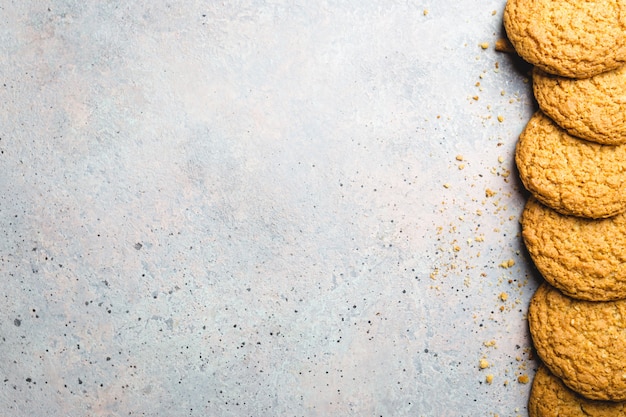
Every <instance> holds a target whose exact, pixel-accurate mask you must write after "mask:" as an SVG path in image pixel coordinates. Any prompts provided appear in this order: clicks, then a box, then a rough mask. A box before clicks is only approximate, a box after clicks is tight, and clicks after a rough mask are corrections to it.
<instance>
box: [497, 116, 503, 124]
mask: <svg viewBox="0 0 626 417" xmlns="http://www.w3.org/2000/svg"><path fill="white" fill-rule="evenodd" d="M498 121H499V122H500V123H502V122H504V116H500V115H499V116H498Z"/></svg>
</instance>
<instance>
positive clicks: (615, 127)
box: [504, 0, 626, 417]
mask: <svg viewBox="0 0 626 417" xmlns="http://www.w3.org/2000/svg"><path fill="white" fill-rule="evenodd" d="M504 26H505V29H506V32H507V36H508V38H509V40H510V41H511V43H512V45H513V46H514V48H515V50H516V52H517V53H518V54H519V55H520V56H521V57H522V58H523V59H524V60H526V61H527V62H529V63H531V64H532V65H533V93H534V95H535V98H536V100H537V104H538V105H539V110H538V111H537V112H536V113H535V114H534V115H533V116H532V117H531V119H530V120H529V121H528V123H527V125H526V127H525V128H524V130H523V132H522V134H521V135H520V137H519V141H518V143H517V147H516V154H515V162H516V165H517V168H518V170H519V175H520V179H521V181H522V183H523V185H524V186H525V188H526V189H527V190H528V191H529V192H530V195H531V197H530V198H529V199H528V201H527V203H526V206H525V208H524V212H523V214H522V235H523V239H524V242H525V244H526V247H527V248H528V252H529V254H530V256H531V258H532V260H533V262H534V263H535V265H536V267H537V269H538V270H539V272H540V273H541V274H542V275H543V277H544V278H545V282H544V283H543V284H542V285H540V287H539V288H538V289H537V291H536V293H535V294H534V295H533V298H532V300H531V303H530V306H529V311H528V321H529V327H530V331H531V336H532V339H533V342H534V345H535V348H536V350H537V354H538V356H539V358H540V359H541V361H542V364H541V366H540V369H539V370H538V371H537V373H536V375H535V378H534V381H533V386H532V390H531V397H530V400H529V405H528V410H529V415H530V416H531V417H552V416H554V417H556V416H560V417H569V416H572V417H573V416H614V415H615V416H617V415H619V416H624V415H626V2H624V1H623V0H598V1H579V0H508V1H507V4H506V6H505V13H504Z"/></svg>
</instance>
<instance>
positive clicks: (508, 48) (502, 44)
mask: <svg viewBox="0 0 626 417" xmlns="http://www.w3.org/2000/svg"><path fill="white" fill-rule="evenodd" d="M495 49H496V51H498V52H506V53H515V48H514V47H513V45H512V44H511V42H509V40H508V39H505V38H500V39H498V40H497V41H496V45H495Z"/></svg>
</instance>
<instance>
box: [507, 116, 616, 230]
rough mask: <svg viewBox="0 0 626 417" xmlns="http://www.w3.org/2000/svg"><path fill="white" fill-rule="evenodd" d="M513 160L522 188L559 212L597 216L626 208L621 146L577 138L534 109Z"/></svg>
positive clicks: (607, 214)
mask: <svg viewBox="0 0 626 417" xmlns="http://www.w3.org/2000/svg"><path fill="white" fill-rule="evenodd" d="M515 162H516V164H517V168H518V170H519V175H520V179H521V180H522V183H523V184H524V186H525V187H526V189H528V191H530V192H531V194H532V195H534V196H535V197H536V198H537V199H538V200H539V201H541V202H542V203H543V204H545V205H547V206H548V207H551V208H553V209H554V210H556V211H558V212H560V213H563V214H566V215H574V216H581V217H588V218H602V217H610V216H614V215H616V214H619V213H623V212H624V211H626V145H616V146H609V145H600V144H598V143H593V142H589V141H586V140H582V139H579V138H576V137H574V136H571V135H570V134H568V133H567V132H566V131H565V130H563V129H561V128H560V127H559V126H557V125H556V124H555V123H554V122H553V121H552V119H550V118H549V117H547V116H546V115H545V114H544V113H543V112H541V111H537V112H536V113H535V114H534V115H533V116H532V117H531V118H530V120H529V121H528V123H527V125H526V127H525V128H524V130H523V131H522V134H521V135H520V137H519V140H518V142H517V148H516V151H515Z"/></svg>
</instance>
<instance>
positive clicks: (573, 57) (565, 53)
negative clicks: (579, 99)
mask: <svg viewBox="0 0 626 417" xmlns="http://www.w3.org/2000/svg"><path fill="white" fill-rule="evenodd" d="M503 23H504V28H505V30H506V33H507V36H508V38H509V40H510V41H511V43H512V44H513V46H514V47H515V50H516V51H517V53H518V54H519V55H520V56H521V57H522V58H523V59H524V60H526V61H527V62H529V63H531V64H533V65H536V66H537V67H539V68H541V69H542V70H544V71H546V72H548V73H551V74H556V75H561V76H564V77H571V78H586V77H591V76H593V75H596V74H599V73H602V72H605V71H609V70H611V69H614V68H617V67H619V66H620V65H622V64H623V63H624V62H626V3H625V2H624V1H623V0H600V1H580V0H556V1H555V0H508V1H507V3H506V6H505V9H504V15H503Z"/></svg>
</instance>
